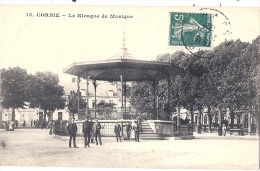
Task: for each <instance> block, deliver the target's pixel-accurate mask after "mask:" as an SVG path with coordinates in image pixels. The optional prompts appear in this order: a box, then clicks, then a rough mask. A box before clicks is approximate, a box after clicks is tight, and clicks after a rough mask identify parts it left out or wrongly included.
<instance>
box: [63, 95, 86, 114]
mask: <svg viewBox="0 0 260 171" xmlns="http://www.w3.org/2000/svg"><path fill="white" fill-rule="evenodd" d="M67 106H68V110H69V112H70V113H71V114H72V115H73V117H74V115H75V114H76V113H78V94H77V93H76V92H75V91H71V92H70V94H69V96H68V105H67ZM85 108H86V102H85V100H84V99H82V96H81V94H80V96H79V109H85Z"/></svg>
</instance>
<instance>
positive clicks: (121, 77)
mask: <svg viewBox="0 0 260 171" xmlns="http://www.w3.org/2000/svg"><path fill="white" fill-rule="evenodd" d="M120 81H121V115H122V118H123V119H124V117H123V116H124V114H123V108H124V105H123V88H124V85H123V75H122V74H121V75H120Z"/></svg>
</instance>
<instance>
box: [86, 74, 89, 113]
mask: <svg viewBox="0 0 260 171" xmlns="http://www.w3.org/2000/svg"><path fill="white" fill-rule="evenodd" d="M86 84H87V90H86V97H87V99H86V102H87V104H86V117H87V118H89V113H88V111H89V76H87V79H86Z"/></svg>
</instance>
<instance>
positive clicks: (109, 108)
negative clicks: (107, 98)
mask: <svg viewBox="0 0 260 171" xmlns="http://www.w3.org/2000/svg"><path fill="white" fill-rule="evenodd" d="M114 109H115V104H114V103H107V102H104V101H101V102H99V103H98V104H97V112H98V113H99V114H100V115H108V114H111V113H112V112H113V110H114Z"/></svg>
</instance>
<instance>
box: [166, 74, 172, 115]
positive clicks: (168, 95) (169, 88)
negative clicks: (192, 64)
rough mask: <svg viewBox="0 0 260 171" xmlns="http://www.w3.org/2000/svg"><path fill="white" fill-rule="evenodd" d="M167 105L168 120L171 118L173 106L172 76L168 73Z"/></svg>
mask: <svg viewBox="0 0 260 171" xmlns="http://www.w3.org/2000/svg"><path fill="white" fill-rule="evenodd" d="M167 89H168V91H167V105H168V111H167V120H170V114H171V113H170V111H171V110H170V108H171V76H170V75H168V77H167Z"/></svg>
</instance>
